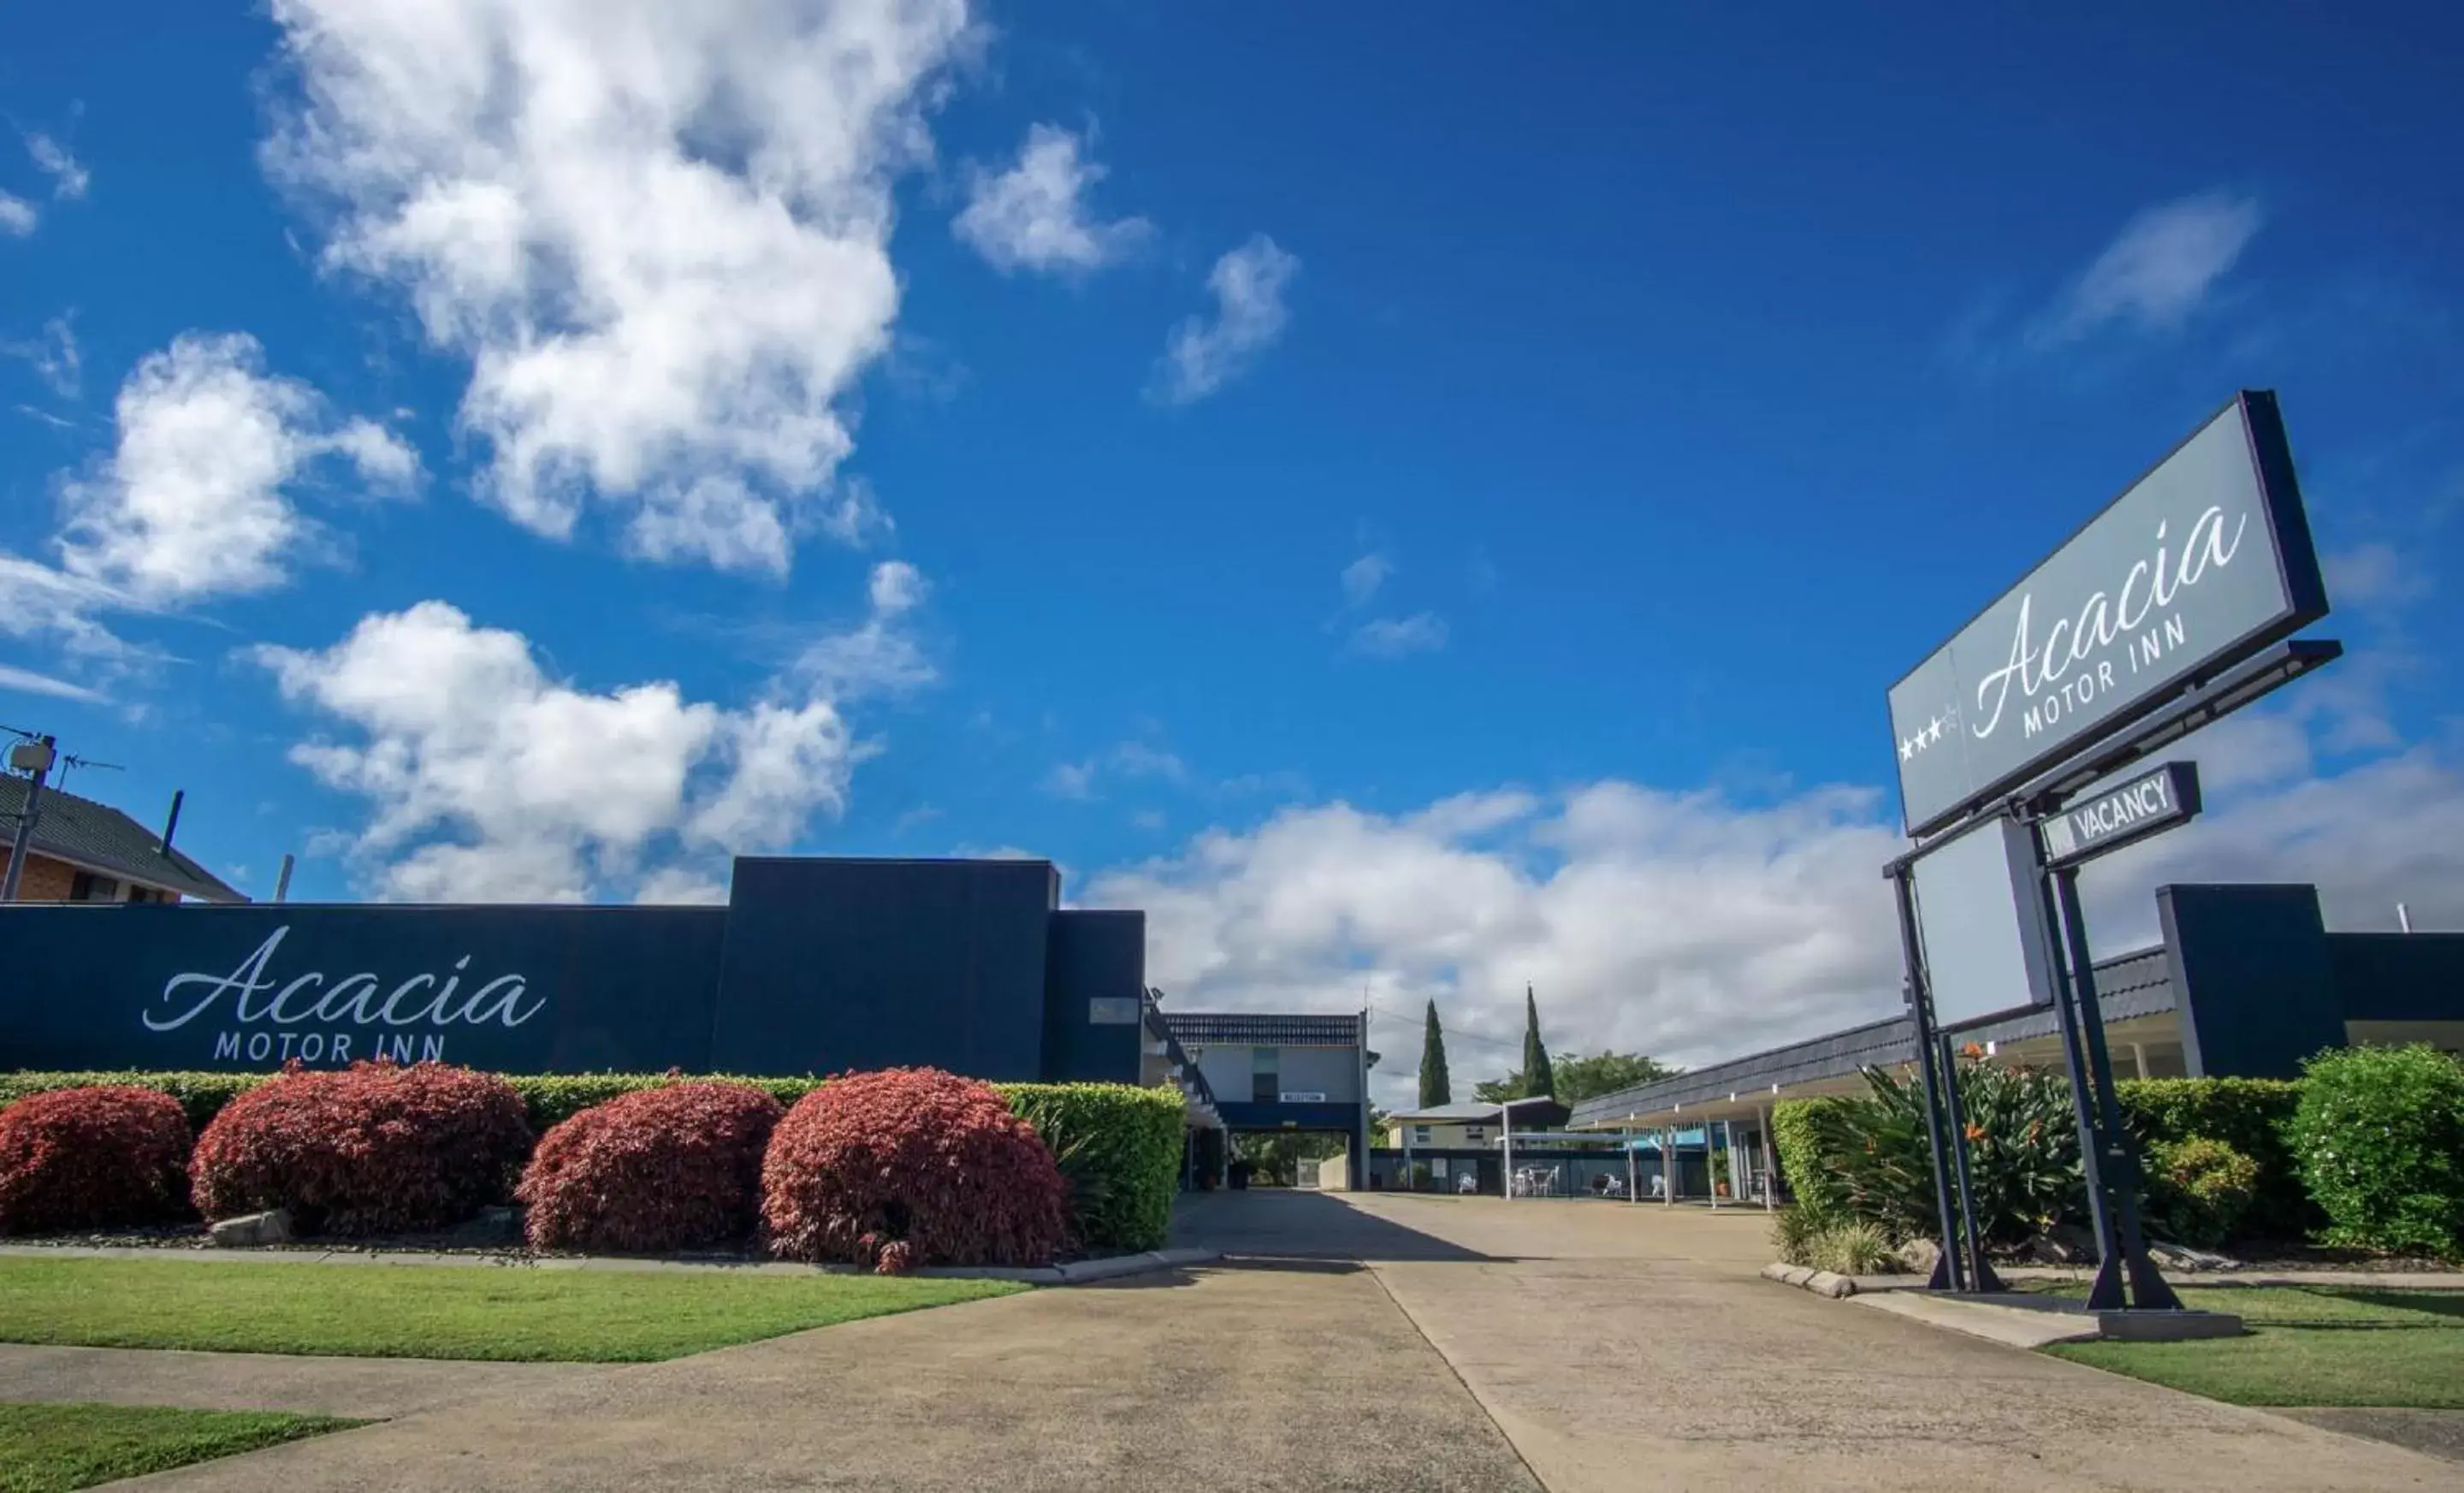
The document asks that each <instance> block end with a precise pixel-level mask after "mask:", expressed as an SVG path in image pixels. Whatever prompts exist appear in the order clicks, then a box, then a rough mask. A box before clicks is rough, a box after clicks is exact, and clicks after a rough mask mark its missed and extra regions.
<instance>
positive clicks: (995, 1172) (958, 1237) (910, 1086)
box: [761, 1068, 1062, 1269]
mask: <svg viewBox="0 0 2464 1493" xmlns="http://www.w3.org/2000/svg"><path fill="white" fill-rule="evenodd" d="M1061 1201H1062V1186H1061V1171H1060V1169H1059V1168H1058V1167H1057V1166H1055V1165H1054V1164H1053V1160H1052V1153H1051V1152H1049V1151H1047V1150H1045V1146H1044V1142H1043V1141H1042V1140H1041V1139H1039V1138H1038V1137H1037V1135H1036V1133H1035V1128H1034V1127H1033V1126H1030V1125H1028V1124H1027V1123H1026V1122H1025V1121H1024V1120H1022V1119H1020V1118H1019V1117H1018V1116H1016V1115H1014V1114H1012V1113H1010V1111H1009V1106H1008V1105H1006V1104H1004V1103H1002V1102H1001V1095H999V1094H997V1093H995V1092H993V1090H992V1089H991V1088H990V1087H987V1086H985V1085H982V1084H979V1083H977V1082H975V1081H974V1080H972V1079H964V1078H959V1077H957V1076H956V1075H954V1074H950V1073H944V1072H942V1071H940V1070H939V1069H937V1068H889V1069H885V1070H883V1071H881V1072H878V1073H850V1074H848V1075H847V1076H845V1077H843V1078H836V1079H832V1080H831V1081H830V1082H828V1083H826V1084H824V1085H823V1086H822V1087H819V1088H817V1089H814V1090H813V1091H812V1092H811V1093H809V1094H806V1095H805V1096H804V1097H803V1098H802V1099H800V1100H798V1101H797V1102H796V1107H795V1108H794V1109H790V1110H788V1111H787V1117H786V1118H785V1119H783V1120H781V1121H780V1122H779V1129H778V1130H777V1131H776V1132H774V1133H773V1134H772V1135H771V1137H770V1153H769V1154H768V1155H767V1156H766V1157H765V1158H763V1161H762V1166H761V1221H762V1224H763V1226H764V1228H765V1229H766V1231H767V1233H768V1235H769V1241H770V1252H771V1253H772V1254H775V1255H778V1256H780V1257H781V1258H782V1259H788V1260H806V1261H815V1262H820V1261H840V1262H851V1263H854V1264H861V1265H875V1266H878V1265H880V1264H882V1263H884V1262H885V1260H884V1256H885V1253H887V1256H888V1261H887V1262H889V1263H890V1264H891V1268H892V1269H901V1268H906V1267H908V1266H912V1265H945V1264H959V1265H972V1264H1011V1265H1040V1264H1044V1263H1046V1262H1049V1261H1050V1260H1051V1259H1052V1256H1053V1252H1054V1251H1055V1250H1057V1249H1059V1248H1060V1247H1061V1240H1062V1207H1061ZM891 1244H904V1245H905V1246H906V1248H905V1249H903V1250H897V1251H891V1250H890V1249H889V1246H891Z"/></svg>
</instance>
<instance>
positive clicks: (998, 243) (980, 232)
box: [951, 124, 1152, 274]
mask: <svg viewBox="0 0 2464 1493" xmlns="http://www.w3.org/2000/svg"><path fill="white" fill-rule="evenodd" d="M1086 145H1087V142H1086V141H1084V140H1082V139H1081V138H1080V137H1079V136H1077V135H1074V134H1072V133H1070V132H1069V131H1068V130H1066V129H1063V128H1061V127H1060V126H1059V125H1055V124H1036V125H1032V126H1030V127H1029V128H1028V129H1027V132H1026V143H1025V144H1024V145H1023V146H1021V147H1020V149H1019V154H1018V164H1017V165H1013V166H1011V167H1010V168H1009V169H1008V170H1005V171H1000V172H993V171H987V170H984V169H983V168H981V167H974V168H971V170H970V172H969V181H968V187H967V206H966V208H965V209H964V210H963V211H961V212H960V213H959V214H958V216H957V219H956V220H955V221H953V222H952V224H951V228H952V230H953V231H955V232H956V233H957V235H958V239H959V242H961V243H964V244H966V245H967V246H968V247H969V248H971V249H973V250H975V251H976V252H978V253H979V254H982V255H983V256H984V259H985V261H986V262H987V263H989V264H990V265H991V266H992V267H993V268H994V269H996V270H999V271H1001V272H1002V273H1003V274H1009V273H1011V272H1013V271H1017V270H1042V271H1057V272H1060V273H1063V274H1084V273H1086V272H1088V271H1089V270H1100V269H1102V268H1103V267H1104V266H1106V265H1108V264H1114V263H1117V262H1118V261H1120V260H1121V259H1122V258H1124V257H1125V256H1127V255H1128V254H1129V253H1130V252H1133V250H1135V249H1136V248H1137V246H1138V245H1139V244H1141V243H1143V242H1144V241H1145V240H1146V238H1147V236H1148V234H1149V233H1150V232H1151V231H1152V226H1151V225H1150V224H1149V223H1148V222H1147V220H1146V219H1144V218H1120V219H1116V220H1114V221H1112V222H1110V223H1104V222H1099V221H1096V220H1095V219H1093V218H1092V217H1090V216H1089V212H1088V209H1087V201H1086V198H1087V193H1088V191H1089V189H1090V188H1092V187H1094V185H1095V184H1096V183H1097V182H1100V181H1102V180H1103V179H1104V177H1105V176H1106V174H1107V172H1106V169H1105V168H1104V167H1103V166H1100V165H1096V164H1095V163H1094V162H1092V161H1089V160H1088V159H1086V157H1085V155H1084V154H1083V152H1084V150H1085V149H1086Z"/></svg>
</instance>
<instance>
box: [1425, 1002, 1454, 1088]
mask: <svg viewBox="0 0 2464 1493" xmlns="http://www.w3.org/2000/svg"><path fill="white" fill-rule="evenodd" d="M1454 1102H1455V1090H1454V1084H1453V1082H1452V1080H1450V1079H1448V1078H1447V1077H1446V1034H1445V1033H1444V1031H1442V1030H1441V1029H1440V1028H1439V1026H1438V1003H1437V1002H1436V1001H1434V1000H1432V1001H1430V1002H1429V1025H1428V1029H1427V1031H1426V1033H1425V1034H1424V1035H1422V1037H1421V1038H1420V1108H1421V1109H1435V1108H1437V1107H1438V1106H1439V1105H1441V1104H1452V1103H1454Z"/></svg>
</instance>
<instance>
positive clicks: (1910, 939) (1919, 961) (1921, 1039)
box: [1891, 866, 1968, 1291]
mask: <svg viewBox="0 0 2464 1493" xmlns="http://www.w3.org/2000/svg"><path fill="white" fill-rule="evenodd" d="M1891 889H1892V892H1893V894H1894V899H1895V900H1896V901H1897V903H1898V904H1899V910H1900V958H1901V961H1902V962H1903V964H1904V965H1905V966H1906V968H1907V978H1908V1014H1909V1016H1910V1018H1911V1019H1912V1020H1913V1021H1915V1023H1916V1036H1917V1072H1918V1073H1919V1075H1920V1076H1921V1077H1922V1078H1923V1079H1924V1081H1925V1132H1926V1137H1927V1139H1928V1140H1929V1141H1930V1142H1931V1144H1930V1145H1929V1146H1928V1147H1927V1148H1926V1149H1927V1150H1929V1151H1931V1152H1932V1153H1933V1158H1932V1159H1933V1202H1934V1219H1935V1221H1936V1222H1937V1223H1938V1224H1939V1225H1940V1226H1941V1229H1942V1253H1941V1255H1940V1256H1939V1257H1937V1259H1936V1260H1935V1262H1934V1270H1933V1279H1932V1280H1931V1281H1930V1282H1928V1283H1927V1284H1928V1286H1929V1288H1931V1289H1935V1290H1941V1289H1943V1288H1945V1287H1947V1288H1949V1289H1951V1290H1954V1291H1964V1290H1966V1289H1968V1272H1967V1270H1966V1269H1964V1268H1962V1266H1961V1264H1960V1260H1959V1228H1958V1224H1957V1223H1956V1221H1955V1220H1954V1219H1953V1218H1952V1214H1951V1198H1950V1164H1949V1158H1948V1157H1947V1156H1946V1155H1945V1154H1944V1148H1943V1139H1942V1092H1941V1090H1940V1088H1939V1087H1937V1086H1936V1085H1935V1082H1934V1071H1933V1065H1934V1041H1933V1037H1934V1032H1933V992H1932V991H1931V990H1929V989H1928V988H1926V984H1925V954H1924V951H1923V950H1922V949H1921V948H1920V947H1919V946H1918V943H1917V916H1916V912H1917V908H1916V887H1915V884H1914V882H1913V880H1912V878H1911V873H1910V871H1909V869H1908V867H1905V866H1896V867H1892V868H1891Z"/></svg>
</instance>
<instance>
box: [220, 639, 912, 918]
mask: <svg viewBox="0 0 2464 1493" xmlns="http://www.w3.org/2000/svg"><path fill="white" fill-rule="evenodd" d="M253 656H254V657H255V659H256V660H257V661H258V662H259V663H261V664H262V665H263V666H264V667H266V668H267V669H269V670H272V671H273V673H274V675H275V680H276V682H277V683H278V684H279V686H280V688H281V690H282V693H283V695H284V697H285V698H286V699H288V700H290V701H292V702H293V703H295V704H297V705H301V706H306V707H310V708H313V709H315V710H318V711H319V712H322V713H323V714H326V715H328V716H330V717H332V718H333V719H334V720H335V721H336V722H337V723H339V724H340V725H341V726H343V727H345V728H348V729H349V730H350V731H352V732H353V733H354V734H355V736H354V739H351V740H347V741H337V740H333V739H322V738H320V739H316V740H311V741H309V742H306V743H303V744H301V745H299V746H297V747H295V748H294V749H293V751H292V754H291V756H292V759H293V760H294V761H295V762H297V763H298V764H299V765H300V766H302V767H305V768H307V769H308V770H309V771H310V772H312V773H313V774H315V775H316V776H317V778H318V779H319V780H321V781H322V782H324V783H325V784H326V785H327V786H329V787H331V788H334V789H337V790H339V791H341V792H345V793H350V794H355V795H358V796H360V797H363V798H364V799H366V800H368V801H369V802H370V804H371V807H372V810H373V813H372V816H371V818H370V819H369V822H368V823H367V824H366V826H365V827H364V828H363V829H362V830H361V831H360V832H359V833H358V834H357V835H356V836H354V837H353V838H352V840H351V851H352V853H353V855H354V857H355V858H356V859H357V860H358V862H359V863H360V864H361V865H362V867H363V868H364V869H365V871H366V874H367V876H368V879H369V882H370V889H371V890H373V891H374V892H375V893H376V894H378V895H379V896H382V897H385V898H387V899H390V900H396V901H507V900H544V901H580V900H586V899H590V898H593V897H597V896H600V895H602V894H604V893H605V892H606V891H608V890H609V889H611V887H616V886H622V885H623V884H625V883H627V882H633V883H635V884H636V886H637V889H638V892H639V894H640V895H643V896H645V897H646V898H652V899H659V898H670V897H674V896H677V895H680V894H681V890H680V889H684V888H687V887H689V886H691V885H692V884H693V878H694V877H695V876H697V875H700V876H702V879H704V880H706V879H707V878H706V875H705V874H703V873H700V872H697V871H696V870H695V868H694V867H693V866H691V865H686V866H682V867H677V866H667V867H651V868H650V871H649V874H648V875H645V867H646V866H647V865H648V863H649V860H650V858H652V857H653V856H656V855H662V854H671V853H674V854H682V855H685V856H687V857H702V858H708V857H710V856H715V855H723V854H729V853H736V852H742V851H754V850H765V849H776V848H779V847H781V846H783V845H788V844H790V843H792V842H793V841H794V839H795V838H796V837H797V836H798V835H799V834H800V833H801V832H802V831H803V826H804V823H806V821H807V820H808V819H809V818H810V817H811V816H812V815H813V814H815V813H816V812H829V813H833V814H835V813H837V812H839V811H840V810H841V809H843V808H844V806H845V804H846V801H847V790H848V785H849V782H850V779H851V777H852V774H853V770H854V767H855V764H856V762H857V761H859V760H860V759H861V758H862V757H863V756H864V752H863V749H862V748H860V747H859V746H858V745H857V744H856V743H855V742H854V741H853V739H852V737H851V736H850V735H849V733H848V730H847V725H846V722H845V721H844V720H843V719H842V718H841V717H840V715H839V714H838V712H837V710H836V709H835V708H834V707H833V705H832V704H831V703H830V702H829V701H827V700H825V699H822V698H818V697H807V698H804V699H801V700H794V699H786V698H780V699H770V700H763V701H760V702H759V703H756V704H754V705H752V706H749V707H747V708H744V709H740V710H728V709H722V708H720V707H718V706H716V705H713V704H709V703H705V702H695V701H688V700H686V699H685V698H684V697H683V695H682V693H681V692H680V691H679V690H678V689H677V688H676V686H675V685H674V684H672V683H669V682H666V681H656V682H651V683H646V684H635V685H627V686H623V687H620V688H617V689H613V690H609V691H605V692H598V691H592V690H588V689H584V688H582V687H580V686H578V685H575V684H572V683H568V682H566V681H563V680H559V679H555V678H552V677H550V676H549V675H548V674H547V673H546V672H545V671H544V670H541V668H540V667H539V661H538V659H537V658H536V657H535V656H534V655H533V653H532V649H531V645H530V642H529V640H528V639H526V638H524V637H522V636H521V635H520V634H518V633H515V632H510V631H505V630H502V629H497V628H490V627H482V626H475V625H473V622H472V621H471V619H470V618H469V617H468V616H466V615H464V614H463V613H462V612H461V611H460V610H459V609H457V608H455V607H453V606H451V605H449V604H445V603H443V602H432V601H431V602H422V603H420V604H417V605H415V606H412V607H410V608H408V609H407V610H405V611H401V612H394V613H378V614H373V615H370V616H368V617H364V618H363V619H361V621H360V623H359V625H358V626H355V627H354V628H353V629H352V630H351V632H350V635H349V636H347V637H345V638H343V639H342V640H341V642H339V643H337V644H335V645H334V646H333V647H331V648H325V649H322V650H308V651H302V650H296V649H291V648H258V649H256V650H255V651H254V654H253ZM661 871H665V872H666V874H664V875H662V874H659V873H660V872H661Z"/></svg>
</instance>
